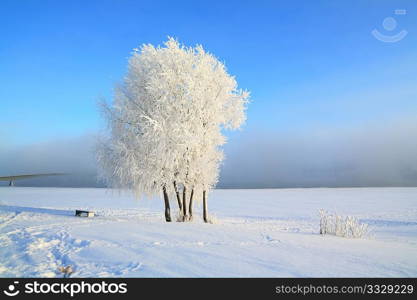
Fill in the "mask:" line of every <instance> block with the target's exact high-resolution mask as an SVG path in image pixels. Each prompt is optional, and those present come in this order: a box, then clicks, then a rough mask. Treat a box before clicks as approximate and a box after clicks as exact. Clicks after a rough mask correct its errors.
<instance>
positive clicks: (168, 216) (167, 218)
mask: <svg viewBox="0 0 417 300" xmlns="http://www.w3.org/2000/svg"><path fill="white" fill-rule="evenodd" d="M162 191H163V193H164V202H165V221H167V222H171V209H170V207H169V199H168V193H167V189H166V188H165V186H164V187H163V188H162Z"/></svg>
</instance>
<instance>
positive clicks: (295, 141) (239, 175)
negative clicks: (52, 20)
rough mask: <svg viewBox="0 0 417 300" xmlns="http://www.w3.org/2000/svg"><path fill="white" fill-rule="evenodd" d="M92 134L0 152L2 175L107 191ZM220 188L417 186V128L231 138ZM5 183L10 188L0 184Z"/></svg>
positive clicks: (244, 134) (27, 183)
mask: <svg viewBox="0 0 417 300" xmlns="http://www.w3.org/2000/svg"><path fill="white" fill-rule="evenodd" d="M95 141H96V137H95V136H94V135H85V136H82V137H77V138H67V139H64V138H62V139H57V140H51V141H48V142H44V143H38V144H34V145H28V146H20V147H17V148H13V149H5V148H0V176H7V175H17V174H31V173H49V172H63V173H69V174H70V175H65V176H56V177H53V176H52V177H41V178H32V179H25V180H20V181H16V182H15V185H16V186H57V187H103V186H104V185H103V184H102V183H100V182H98V181H97V169H96V163H95V158H94V143H95ZM224 149H225V155H226V159H225V161H224V163H223V165H222V169H221V174H220V182H219V184H218V185H217V187H218V188H274V187H276V188H291V187H356V186H417V123H416V122H413V121H411V122H407V121H404V122H397V123H395V124H386V125H384V126H383V127H381V126H379V127H372V126H368V127H367V128H357V129H354V130H353V129H349V130H347V129H345V130H343V129H329V130H321V131H320V130H311V132H306V131H303V132H294V133H289V132H287V133H277V132H270V133H266V132H264V133H262V134H260V133H259V132H257V133H254V132H246V131H245V130H243V131H241V132H239V133H238V134H236V135H233V136H232V137H231V138H230V139H229V142H228V143H227V144H226V145H225V147H224ZM0 185H7V182H0Z"/></svg>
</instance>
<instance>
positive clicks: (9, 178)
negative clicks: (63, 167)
mask: <svg viewBox="0 0 417 300" xmlns="http://www.w3.org/2000/svg"><path fill="white" fill-rule="evenodd" d="M60 175H67V174H65V173H44V174H24V175H14V176H3V177H0V181H9V186H13V185H14V181H15V180H20V179H27V178H33V177H44V176H60Z"/></svg>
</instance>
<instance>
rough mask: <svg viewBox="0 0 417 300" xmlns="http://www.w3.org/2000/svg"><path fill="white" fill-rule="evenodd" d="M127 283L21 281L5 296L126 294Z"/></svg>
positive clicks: (11, 286) (16, 282)
mask: <svg viewBox="0 0 417 300" xmlns="http://www.w3.org/2000/svg"><path fill="white" fill-rule="evenodd" d="M126 293H127V283H107V282H105V281H101V282H94V283H91V282H85V281H80V282H39V281H37V280H34V281H31V282H26V283H22V284H20V282H19V281H13V283H11V284H9V285H8V286H7V287H6V289H4V290H3V294H4V295H6V296H9V297H14V296H17V295H19V294H20V295H21V294H26V295H42V294H57V295H58V294H60V295H69V296H70V297H74V296H76V295H79V294H126Z"/></svg>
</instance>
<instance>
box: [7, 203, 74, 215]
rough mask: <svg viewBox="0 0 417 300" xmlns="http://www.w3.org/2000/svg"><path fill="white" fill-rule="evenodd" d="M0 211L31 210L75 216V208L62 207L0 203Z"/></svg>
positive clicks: (16, 211)
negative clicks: (52, 207)
mask: <svg viewBox="0 0 417 300" xmlns="http://www.w3.org/2000/svg"><path fill="white" fill-rule="evenodd" d="M0 211H7V212H15V213H20V212H31V213H40V214H50V215H58V216H74V211H73V210H61V209H51V208H39V207H26V206H13V205H0Z"/></svg>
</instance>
